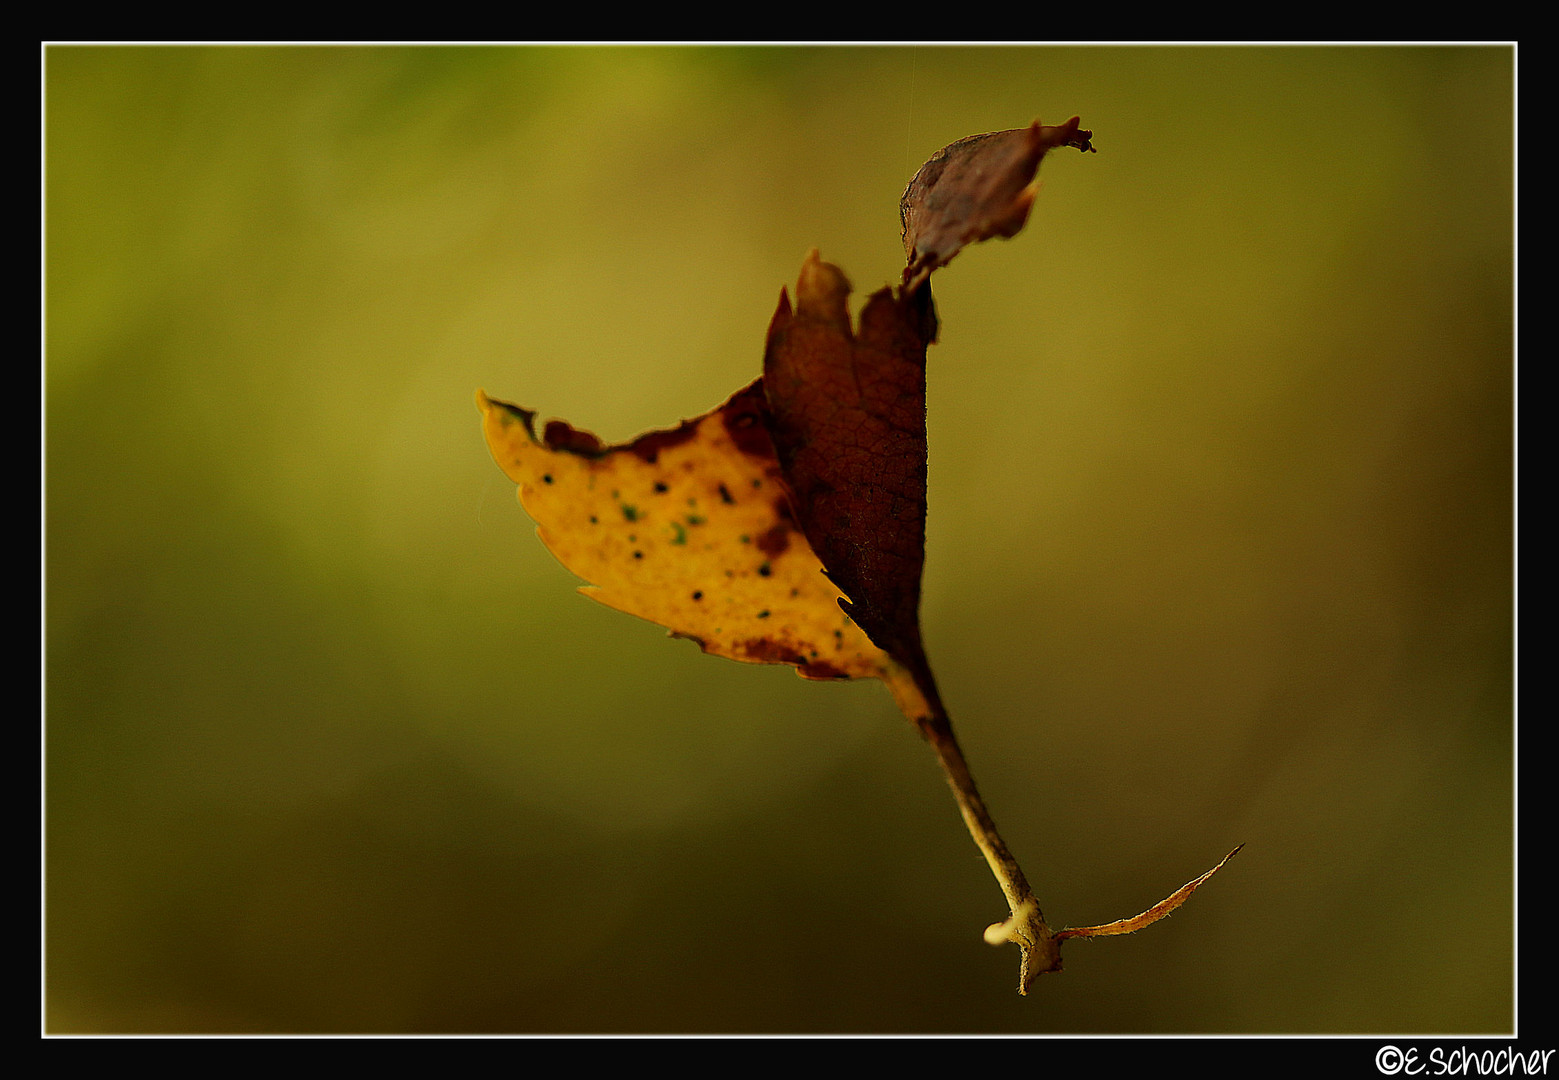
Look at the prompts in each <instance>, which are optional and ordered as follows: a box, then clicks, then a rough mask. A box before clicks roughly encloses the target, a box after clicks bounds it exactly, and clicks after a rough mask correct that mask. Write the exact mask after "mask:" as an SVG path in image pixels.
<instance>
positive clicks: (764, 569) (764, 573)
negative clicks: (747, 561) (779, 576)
mask: <svg viewBox="0 0 1559 1080" xmlns="http://www.w3.org/2000/svg"><path fill="white" fill-rule="evenodd" d="M772 573H774V571H773V570H772V569H771V568H770V567H769V564H768V563H764V564H763V565H762V566H760V567H758V576H759V577H768V576H769V575H770V574H772Z"/></svg>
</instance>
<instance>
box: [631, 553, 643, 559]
mask: <svg viewBox="0 0 1559 1080" xmlns="http://www.w3.org/2000/svg"><path fill="white" fill-rule="evenodd" d="M633 557H634V558H635V559H642V558H644V552H642V551H635V552H634V553H633Z"/></svg>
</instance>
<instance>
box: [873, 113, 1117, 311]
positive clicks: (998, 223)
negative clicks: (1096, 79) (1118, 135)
mask: <svg viewBox="0 0 1559 1080" xmlns="http://www.w3.org/2000/svg"><path fill="white" fill-rule="evenodd" d="M1080 122H1081V121H1080V119H1079V118H1078V117H1076V116H1074V117H1072V118H1071V119H1070V120H1068V121H1067V122H1066V123H1064V124H1056V125H1046V124H1041V123H1040V122H1039V121H1038V120H1035V121H1034V122H1033V123H1032V124H1030V125H1029V126H1028V127H1026V128H1013V129H1011V130H1008V131H994V132H989V133H987V134H984V135H971V136H969V137H968V138H966V139H959V140H958V141H957V142H955V143H951V144H950V145H948V146H945V147H943V148H942V149H941V150H938V151H937V152H936V153H935V154H933V155H931V158H930V160H928V161H927V162H926V163H925V164H924V165H923V166H921V168H920V171H919V172H918V173H916V174H915V178H914V179H913V180H911V181H910V182H909V187H907V188H905V190H904V196H903V198H901V199H900V200H899V221H900V224H901V225H902V226H903V238H904V257H905V259H906V260H907V261H908V265H907V266H905V268H904V287H905V288H906V289H908V290H914V289H917V288H919V287H920V285H921V284H922V283H924V282H925V280H926V279H927V278H928V277H930V275H931V271H933V270H935V269H936V268H937V267H939V266H946V265H947V264H948V263H949V262H951V261H952V259H953V256H955V255H957V254H958V253H959V252H960V251H962V250H963V249H964V248H965V247H966V246H967V245H969V244H975V243H979V242H980V241H981V240H988V239H990V238H991V237H993V236H1001V237H1012V236H1016V235H1017V234H1018V232H1019V231H1021V230H1022V228H1023V226H1024V225H1025V224H1026V223H1027V221H1028V216H1029V209H1030V208H1031V207H1032V206H1033V204H1034V197H1035V195H1036V194H1037V193H1038V190H1039V189H1038V184H1037V181H1035V179H1034V176H1035V174H1036V173H1037V172H1038V171H1039V163H1040V161H1041V159H1043V158H1044V156H1045V154H1046V152H1047V151H1050V150H1054V149H1056V148H1057V147H1061V146H1070V147H1073V148H1075V149H1077V150H1081V151H1084V152H1091V151H1093V149H1094V147H1093V132H1092V131H1089V130H1086V129H1084V128H1082V127H1080V126H1079V125H1080Z"/></svg>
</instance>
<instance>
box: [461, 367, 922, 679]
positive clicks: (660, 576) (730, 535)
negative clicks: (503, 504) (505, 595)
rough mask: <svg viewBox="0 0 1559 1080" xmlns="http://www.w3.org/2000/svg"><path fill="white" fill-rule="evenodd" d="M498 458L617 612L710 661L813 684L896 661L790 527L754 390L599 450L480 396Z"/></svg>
mask: <svg viewBox="0 0 1559 1080" xmlns="http://www.w3.org/2000/svg"><path fill="white" fill-rule="evenodd" d="M477 405H478V407H479V408H480V409H481V411H482V427H483V431H484V433H485V434H486V437H487V444H488V448H489V449H490V450H491V451H492V454H493V458H494V460H496V461H497V462H498V464H499V466H500V467H501V468H502V469H503V471H504V472H505V473H506V474H507V475H508V477H509V478H510V479H511V480H513V481H514V482H515V483H516V484H518V485H519V499H520V503H521V504H522V505H523V506H524V507H525V510H526V512H527V513H529V514H530V516H531V517H532V518H533V519H534V520H535V521H536V525H537V528H536V532H537V534H538V535H539V536H540V537H541V539H542V542H543V543H545V544H546V545H547V547H548V549H550V550H551V552H552V553H553V554H554V555H555V556H557V558H558V561H559V562H561V563H562V564H563V565H564V566H566V567H567V568H568V569H569V570H571V571H573V572H574V573H575V574H577V575H578V576H579V577H581V578H584V579H585V580H586V581H588V582H590V583H591V584H589V585H587V586H584V587H583V588H582V589H581V590H580V591H581V592H583V593H585V594H586V595H588V596H591V597H593V598H594V599H596V600H599V601H600V602H601V603H603V604H606V605H607V606H609V607H613V608H616V609H618V610H619V611H626V612H628V613H629V614H631V615H637V616H639V617H640V618H643V619H648V620H650V621H651V622H655V623H659V624H660V625H661V626H664V627H667V628H668V629H669V630H671V632H672V633H673V634H675V635H676V636H678V637H686V638H691V639H692V640H694V641H696V642H698V644H699V646H700V647H701V648H702V649H703V650H704V651H705V652H708V653H712V654H714V655H716V656H726V657H729V658H731V659H733V660H745V661H750V662H754V663H784V664H793V665H795V666H796V668H797V670H798V671H799V673H800V674H801V675H802V676H804V677H806V678H811V679H842V678H864V677H875V678H881V679H884V680H887V681H888V682H889V685H890V686H892V685H893V684H894V680H895V679H900V678H902V673H901V672H900V671H899V669H898V665H896V664H894V663H893V661H892V660H890V659H889V658H888V657H887V656H886V655H885V654H884V653H883V652H882V651H881V650H879V649H878V648H877V647H876V646H874V645H873V644H872V642H871V641H870V640H869V639H868V638H867V637H866V635H865V634H864V633H862V632H861V629H860V628H859V627H857V626H856V625H854V624H853V623H852V622H851V621H850V620H849V618H847V617H846V616H845V614H844V613H843V612H842V611H840V610H839V608H838V607H837V605H836V604H835V600H836V598H837V596H838V592H837V591H836V590H835V589H834V588H833V587H832V586H830V585H829V584H828V582H827V580H826V579H825V578H824V577H823V574H822V565H821V563H819V562H818V558H817V556H816V555H814V554H813V553H812V549H811V548H810V547H809V546H808V544H807V541H806V538H805V537H804V536H802V534H801V533H800V532H798V531H797V529H796V523H795V520H794V518H793V517H792V516H791V509H790V500H789V498H788V497H787V495H786V492H785V488H784V483H783V481H782V479H781V477H780V469H779V462H778V460H777V459H776V457H775V453H774V447H773V444H772V443H771V442H770V440H769V434H768V429H767V426H766V424H765V420H764V414H765V409H766V406H765V404H764V398H763V391H762V389H761V387H760V385H759V384H758V383H756V382H755V383H753V384H752V385H750V386H748V387H746V388H744V389H743V390H741V391H739V392H737V393H736V394H735V395H733V396H732V397H731V398H730V399H729V400H728V401H727V402H726V403H725V404H724V405H722V406H720V407H719V408H718V409H714V410H712V411H710V412H709V413H706V414H705V415H703V416H701V417H699V418H697V419H696V420H688V421H684V422H683V423H682V424H681V425H679V426H678V427H676V428H672V429H669V430H666V431H653V432H650V433H648V434H646V435H641V436H639V438H637V439H635V440H633V441H632V442H629V443H625V444H623V445H621V446H605V445H603V444H602V443H601V440H599V439H598V438H596V437H595V436H594V435H592V434H590V433H589V432H586V431H579V430H577V429H576V428H573V427H571V426H570V425H568V424H566V423H564V422H563V421H561V420H553V421H551V422H549V423H548V424H547V425H546V427H545V429H544V430H543V434H542V436H541V437H540V438H538V437H537V435H536V423H535V413H533V412H531V411H530V410H528V409H522V408H520V407H519V406H517V405H510V404H507V403H505V402H502V401H495V400H493V399H492V398H489V397H488V396H487V395H486V394H482V393H480V392H479V393H478V395H477Z"/></svg>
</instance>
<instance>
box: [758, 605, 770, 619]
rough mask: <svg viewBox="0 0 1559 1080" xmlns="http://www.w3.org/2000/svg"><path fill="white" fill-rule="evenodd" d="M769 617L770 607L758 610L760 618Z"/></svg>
mask: <svg viewBox="0 0 1559 1080" xmlns="http://www.w3.org/2000/svg"><path fill="white" fill-rule="evenodd" d="M768 617H769V609H768V608H764V609H763V610H762V611H760V612H758V618H760V619H767V618H768Z"/></svg>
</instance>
